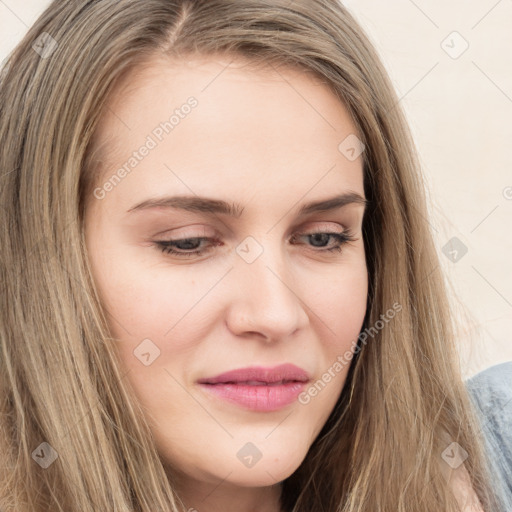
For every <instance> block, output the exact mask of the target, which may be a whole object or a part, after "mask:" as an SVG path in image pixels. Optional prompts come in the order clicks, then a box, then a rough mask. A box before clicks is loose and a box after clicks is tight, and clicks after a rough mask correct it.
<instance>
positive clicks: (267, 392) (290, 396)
mask: <svg viewBox="0 0 512 512" xmlns="http://www.w3.org/2000/svg"><path fill="white" fill-rule="evenodd" d="M305 385H306V382H288V383H286V384H276V385H268V386H266V385H262V386H256V385H248V384H234V383H232V384H200V386H201V387H202V388H203V389H205V390H206V391H208V392H209V393H212V394H214V395H216V396H218V397H220V398H223V399H224V400H227V401H228V402H232V403H235V404H237V405H240V406H242V407H245V408H247V409H250V410H252V411H267V412H268V411H277V410H279V409H282V408H283V407H286V406H287V405H290V404H291V403H293V402H294V401H295V400H296V399H297V396H298V395H299V394H300V392H301V391H302V390H303V389H304V387H305Z"/></svg>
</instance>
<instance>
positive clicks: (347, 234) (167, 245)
mask: <svg viewBox="0 0 512 512" xmlns="http://www.w3.org/2000/svg"><path fill="white" fill-rule="evenodd" d="M314 235H329V236H330V237H333V238H335V239H336V240H337V241H338V245H336V246H335V247H331V248H329V249H320V250H318V251H315V252H330V253H338V252H341V248H342V246H343V245H345V244H346V243H348V242H355V241H356V240H357V238H355V237H354V235H353V233H352V232H351V231H350V230H349V229H346V230H345V231H344V232H343V233H332V232H324V231H318V232H313V233H298V235H294V237H295V236H314ZM191 240H201V241H203V240H212V241H213V242H216V243H215V245H219V244H218V240H217V239H214V238H208V237H189V238H180V239H177V240H165V241H164V240H161V241H155V244H156V245H157V246H158V247H159V248H160V250H161V251H162V252H164V253H166V254H171V255H173V256H177V257H179V258H191V257H192V256H196V255H197V256H199V255H202V254H204V253H206V252H209V251H210V250H212V249H213V246H211V245H210V246H209V247H208V248H207V249H202V250H201V249H196V250H193V251H189V252H180V251H177V250H176V249H174V248H173V245H175V244H178V243H183V242H189V241H191Z"/></svg>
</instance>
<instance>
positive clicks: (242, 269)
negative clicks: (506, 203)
mask: <svg viewBox="0 0 512 512" xmlns="http://www.w3.org/2000/svg"><path fill="white" fill-rule="evenodd" d="M234 267H235V268H234V269H233V270H232V271H231V272H230V279H231V280H232V283H233V290H236V292H235V293H233V294H232V296H231V298H230V304H229V308H228V311H227V318H226V323H227V325H228V328H229V329H230V331H231V332H232V333H233V334H235V335H238V336H247V335H252V336H256V335H258V336H259V337H261V338H263V339H265V340H266V341H277V340H280V339H285V338H287V337H289V336H291V335H292V334H294V333H295V331H297V330H298V329H301V328H303V327H304V326H305V325H307V323H308V318H309V317H308V315H307V312H306V309H307V306H306V305H305V303H304V302H303V300H302V298H301V291H302V290H301V288H300V287H297V286H293V281H294V279H293V275H292V271H291V269H290V266H289V264H288V263H287V262H286V259H285V258H284V257H283V255H282V251H281V250H280V249H279V248H277V249H275V250H273V251H272V252H271V251H270V249H269V248H268V247H265V249H264V250H263V253H262V254H260V255H259V256H258V257H257V258H256V260H255V261H253V262H252V263H248V262H247V261H246V260H244V258H242V257H239V256H238V255H237V256H236V258H235V263H234Z"/></svg>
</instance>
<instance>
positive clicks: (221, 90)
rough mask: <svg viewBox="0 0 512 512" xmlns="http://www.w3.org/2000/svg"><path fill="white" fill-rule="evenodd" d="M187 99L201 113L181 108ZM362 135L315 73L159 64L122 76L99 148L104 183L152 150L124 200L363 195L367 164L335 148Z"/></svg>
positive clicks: (203, 60) (223, 62)
mask: <svg viewBox="0 0 512 512" xmlns="http://www.w3.org/2000/svg"><path fill="white" fill-rule="evenodd" d="M191 97H193V98H194V99H195V100H196V103H197V104H196V106H195V107H194V108H192V109H190V108H187V109H184V108H183V106H184V105H186V104H187V100H189V99H190V98H191ZM185 112H187V113H185ZM173 115H174V121H173V123H176V124H174V125H173V126H170V125H169V122H170V120H171V117H172V116H173ZM178 118H179V119H178ZM166 123H167V124H166ZM171 124H172V123H171ZM166 127H167V129H168V130H166ZM159 128H160V129H159ZM155 130H156V131H155ZM155 134H158V136H157V135H155ZM358 135H359V132H358V130H357V129H356V126H355V124H354V123H353V120H352V118H351V117H350V115H349V113H348V111H347V110H346V108H345V107H344V105H343V104H342V102H341V101H340V100H339V99H338V98H337V97H336V95H335V94H334V93H333V92H332V90H331V89H330V87H329V86H328V85H327V84H326V83H324V82H323V81H322V80H321V79H320V78H318V77H317V76H316V75H314V74H313V73H311V72H310V73H308V72H306V71H305V70H302V69H299V68H290V67H285V66H266V67H264V66H262V65H261V64H259V65H254V63H253V62H251V61H248V60H244V59H241V58H238V57H237V58H234V57H226V56H216V57H194V58H188V59H183V60H177V59H174V60H171V59H169V58H164V57H158V58H154V59H152V60H151V61H148V63H147V64H146V65H145V66H144V67H143V68H136V69H134V70H132V72H131V73H130V74H128V75H126V76H125V77H124V79H123V82H121V83H120V84H119V86H118V88H117V90H116V91H115V92H114V94H113V96H112V97H111V99H110V101H109V103H108V104H107V106H106V108H105V110H104V115H103V117H102V119H101V122H100V124H99V127H98V131H97V134H96V141H97V142H99V143H100V146H101V155H102V161H103V165H102V168H103V171H104V172H103V180H105V179H108V177H109V176H111V175H112V174H113V173H115V172H116V170H117V169H118V168H119V167H121V166H122V165H123V164H126V163H127V162H128V161H129V159H130V157H131V156H132V155H133V153H134V152H136V151H137V150H138V149H139V148H141V147H142V146H143V145H144V144H146V143H148V142H149V141H150V139H151V140H152V141H153V143H154V145H155V147H154V148H152V149H151V151H150V152H149V154H148V155H147V156H145V157H144V159H143V160H141V161H140V162H138V163H137V166H136V169H134V170H133V171H130V174H129V176H127V177H126V178H125V180H124V181H126V183H123V189H124V192H126V193H127V192H130V189H131V191H132V192H134V191H135V190H138V191H142V190H147V192H148V193H149V192H151V193H154V192H155V191H156V190H157V189H158V188H159V187H164V188H165V187H167V188H169V187H170V188H171V189H172V191H173V192H177V193H191V192H193V193H197V194H199V195H211V192H212V190H215V191H218V192H222V193H223V194H225V195H227V196H229V195H230V194H231V193H238V192H239V191H240V187H243V188H245V189H248V191H252V192H256V191H257V190H258V188H259V187H260V186H261V185H262V183H263V184H265V186H266V188H267V189H268V188H269V186H270V187H273V188H276V189H280V190H283V189H290V190H292V191H293V192H294V193H295V194H299V196H297V198H298V197H300V195H301V193H302V194H303V193H304V192H305V191H306V189H307V188H308V187H309V188H311V189H312V188H314V187H317V186H319V187H321V188H322V190H323V191H326V190H327V191H330V190H329V189H330V188H331V187H337V188H338V189H340V188H341V189H351V190H354V191H357V190H359V191H362V161H361V158H358V159H356V160H349V159H347V158H346V156H345V155H344V154H343V152H342V151H341V150H340V148H339V146H340V143H342V141H344V140H346V138H347V137H350V136H352V137H353V136H358ZM159 138H161V140H159ZM151 145H153V144H151ZM128 182H129V183H130V185H127V183H128ZM119 190H120V188H119ZM117 192H118V190H116V193H117Z"/></svg>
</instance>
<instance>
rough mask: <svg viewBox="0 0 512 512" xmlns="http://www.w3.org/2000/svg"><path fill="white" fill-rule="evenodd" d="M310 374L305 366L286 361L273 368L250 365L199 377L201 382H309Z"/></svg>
mask: <svg viewBox="0 0 512 512" xmlns="http://www.w3.org/2000/svg"><path fill="white" fill-rule="evenodd" d="M308 380H309V375H308V373H307V372H306V370H304V369H303V368H299V367H298V366H295V365H294V364H290V363H286V364H281V365H278V366H274V367H272V368H265V367H262V366H250V367H247V368H238V369H236V370H231V371H228V372H224V373H221V374H220V375H216V376H215V377H207V378H204V379H199V380H198V382H199V383H200V384H219V383H228V382H247V381H258V382H265V383H272V382H280V381H300V382H307V381H308Z"/></svg>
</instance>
